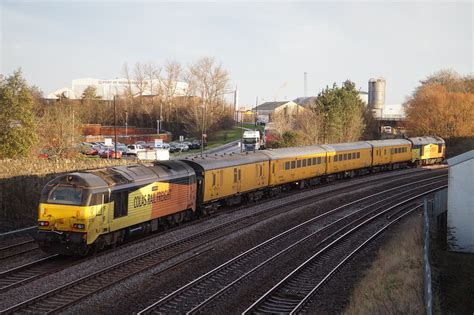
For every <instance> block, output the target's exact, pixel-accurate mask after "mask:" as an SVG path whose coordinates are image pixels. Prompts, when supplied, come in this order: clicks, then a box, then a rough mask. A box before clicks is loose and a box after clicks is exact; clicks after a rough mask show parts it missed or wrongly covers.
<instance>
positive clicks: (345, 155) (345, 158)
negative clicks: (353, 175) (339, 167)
mask: <svg viewBox="0 0 474 315" xmlns="http://www.w3.org/2000/svg"><path fill="white" fill-rule="evenodd" d="M345 160H347V153H346V154H344V161H345Z"/></svg>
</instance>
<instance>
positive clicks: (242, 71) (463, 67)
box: [0, 0, 474, 107]
mask: <svg viewBox="0 0 474 315" xmlns="http://www.w3.org/2000/svg"><path fill="white" fill-rule="evenodd" d="M473 13H474V6H473V2H472V1H468V2H426V1H425V2H415V3H413V2H387V1H378V2H375V1H371V2H354V1H345V2H334V1H331V2H320V1H319V2H316V1H304V2H295V1H279V2H271V1H263V2H244V1H241V2H228V1H223V2H199V1H187V2H179V3H178V2H176V3H175V2H159V1H145V2H130V1H102V2H99V1H73V2H70V1H52V2H44V1H6V0H0V73H2V74H4V75H8V74H10V73H12V72H13V71H14V70H15V69H17V68H19V67H21V68H22V70H23V73H24V76H25V78H26V79H27V81H28V83H29V84H31V85H36V86H38V87H40V88H41V89H42V90H43V92H44V93H45V95H46V94H48V93H50V92H52V91H54V90H57V89H59V88H62V87H71V80H72V79H78V78H84V77H92V78H99V79H112V78H117V77H122V73H121V69H122V65H123V63H124V62H126V63H128V64H129V65H130V66H132V65H133V64H135V63H136V62H142V63H144V62H153V63H154V64H156V65H163V64H164V63H165V62H166V61H168V60H175V61H178V62H180V63H181V64H182V65H183V66H186V65H189V64H191V63H193V62H195V61H196V60H198V59H199V58H200V57H203V56H213V57H216V58H217V60H219V62H221V63H222V65H223V67H224V68H225V69H227V71H228V72H229V75H230V86H231V88H235V87H236V86H237V88H238V90H239V94H240V99H239V101H240V102H239V103H240V105H247V106H249V107H250V106H253V105H255V102H256V98H257V97H258V100H259V103H262V102H264V101H273V100H291V99H294V98H296V97H300V96H304V72H307V76H308V95H309V96H310V95H317V93H318V92H320V91H321V90H322V89H324V88H325V87H326V86H328V85H329V86H332V84H333V83H334V82H336V83H337V84H339V85H340V84H341V83H342V82H343V81H345V80H347V79H349V80H351V81H353V82H355V83H356V86H357V88H358V89H361V90H363V91H367V85H368V83H367V82H368V80H369V78H372V77H384V78H385V80H386V84H387V85H386V104H400V103H402V102H404V101H405V100H406V98H407V97H408V96H409V95H410V94H411V93H412V92H413V90H414V89H415V88H416V87H417V86H418V84H419V81H420V80H422V79H424V78H426V77H427V76H428V75H430V74H433V73H434V72H436V71H438V70H441V69H452V70H455V71H457V72H459V73H461V74H470V73H471V74H472V72H473V51H474V49H473V48H474V46H473V38H472V37H473V26H474V25H473Z"/></svg>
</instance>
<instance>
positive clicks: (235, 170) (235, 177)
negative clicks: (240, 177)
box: [234, 168, 237, 183]
mask: <svg viewBox="0 0 474 315" xmlns="http://www.w3.org/2000/svg"><path fill="white" fill-rule="evenodd" d="M234 183H237V169H236V168H234Z"/></svg>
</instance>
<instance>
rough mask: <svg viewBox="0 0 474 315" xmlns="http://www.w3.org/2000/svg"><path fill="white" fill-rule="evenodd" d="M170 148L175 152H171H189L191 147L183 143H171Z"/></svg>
mask: <svg viewBox="0 0 474 315" xmlns="http://www.w3.org/2000/svg"><path fill="white" fill-rule="evenodd" d="M170 147H172V148H174V149H173V151H171V148H170V152H186V151H188V150H189V147H188V146H187V145H185V144H183V143H181V142H170Z"/></svg>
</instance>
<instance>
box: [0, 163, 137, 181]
mask: <svg viewBox="0 0 474 315" xmlns="http://www.w3.org/2000/svg"><path fill="white" fill-rule="evenodd" d="M130 163H136V161H133V160H107V159H77V160H74V159H61V160H48V159H31V160H26V159H25V160H0V178H11V177H15V176H25V175H39V176H41V175H47V174H56V173H64V172H74V171H79V170H87V169H96V168H103V167H109V166H116V165H125V164H130Z"/></svg>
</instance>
